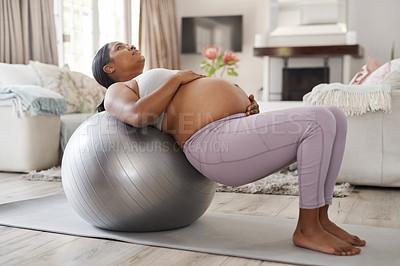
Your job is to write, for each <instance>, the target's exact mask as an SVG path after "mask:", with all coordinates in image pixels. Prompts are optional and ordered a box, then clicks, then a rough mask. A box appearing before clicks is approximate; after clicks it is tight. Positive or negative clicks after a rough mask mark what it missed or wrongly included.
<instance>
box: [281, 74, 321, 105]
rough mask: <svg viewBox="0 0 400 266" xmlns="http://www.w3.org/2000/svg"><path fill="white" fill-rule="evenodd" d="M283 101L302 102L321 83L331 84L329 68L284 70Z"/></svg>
mask: <svg viewBox="0 0 400 266" xmlns="http://www.w3.org/2000/svg"><path fill="white" fill-rule="evenodd" d="M282 71H283V73H282V74H283V75H282V100H283V101H302V100H303V96H304V95H305V94H307V93H308V92H310V91H311V90H312V89H313V88H314V86H316V85H318V84H320V83H329V67H327V66H325V67H312V68H288V67H284V68H283V70H282Z"/></svg>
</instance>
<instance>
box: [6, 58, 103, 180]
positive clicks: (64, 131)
mask: <svg viewBox="0 0 400 266" xmlns="http://www.w3.org/2000/svg"><path fill="white" fill-rule="evenodd" d="M10 85H12V86H15V87H18V86H19V85H21V86H20V88H22V86H24V85H35V86H41V87H43V88H45V89H47V90H50V91H53V92H57V93H58V94H60V95H62V96H63V97H64V99H65V101H66V104H67V108H68V112H67V113H66V114H63V115H61V116H60V115H35V116H32V115H31V114H30V112H29V110H28V111H27V112H26V114H25V115H23V116H17V115H16V114H15V110H14V108H13V106H11V105H7V104H6V105H5V104H4V102H1V104H0V123H1V125H2V127H1V130H0V171H10V172H29V171H32V170H42V169H47V168H50V167H52V166H56V165H59V163H60V158H61V155H62V152H63V149H64V147H65V145H66V142H67V140H68V138H69V137H70V136H71V134H72V133H73V131H74V130H75V128H76V127H78V126H79V124H80V123H82V122H83V121H84V120H86V119H87V118H88V117H89V116H90V115H92V114H93V111H94V110H95V108H96V106H97V105H98V104H99V103H100V102H101V100H102V99H103V98H104V93H105V88H103V87H101V86H100V85H99V84H98V83H97V82H96V81H94V79H93V78H90V77H88V76H86V75H84V74H82V73H79V72H73V71H70V70H69V68H68V67H67V66H64V67H62V68H60V67H57V66H54V65H48V64H43V63H40V62H33V61H31V62H30V64H27V65H20V64H14V65H13V64H5V63H0V86H5V87H7V86H10ZM25 88H26V87H24V89H25ZM88 111H91V113H88Z"/></svg>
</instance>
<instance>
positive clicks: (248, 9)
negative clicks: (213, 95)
mask: <svg viewBox="0 0 400 266" xmlns="http://www.w3.org/2000/svg"><path fill="white" fill-rule="evenodd" d="M175 3H176V12H177V22H178V32H179V33H180V32H181V21H182V17H188V16H223V15H243V49H242V52H241V53H235V54H236V55H237V56H238V58H239V59H240V62H239V65H240V66H239V68H238V69H237V72H238V73H239V76H238V77H231V76H228V75H226V74H225V75H224V77H225V78H227V79H229V80H231V81H232V82H234V83H237V84H238V85H239V86H241V87H242V88H243V89H244V90H245V91H246V92H247V93H248V94H250V93H253V94H255V95H256V93H257V91H258V89H260V88H261V87H262V84H263V77H262V73H263V72H262V66H263V61H262V58H260V57H255V56H253V47H254V36H255V34H258V33H265V32H267V31H268V30H267V27H268V23H267V22H268V21H269V11H268V9H267V5H268V1H267V0H175ZM202 59H204V57H203V56H202V55H195V54H181V55H180V64H181V69H192V70H194V71H196V72H198V73H203V74H205V72H203V70H201V69H200V61H201V60H202ZM256 97H257V95H256Z"/></svg>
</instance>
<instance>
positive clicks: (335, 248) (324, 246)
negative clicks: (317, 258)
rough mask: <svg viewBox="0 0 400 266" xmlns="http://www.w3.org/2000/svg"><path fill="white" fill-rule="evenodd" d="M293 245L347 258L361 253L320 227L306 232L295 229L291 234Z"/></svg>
mask: <svg viewBox="0 0 400 266" xmlns="http://www.w3.org/2000/svg"><path fill="white" fill-rule="evenodd" d="M293 243H294V244H295V245H296V246H299V247H303V248H308V249H311V250H315V251H319V252H323V253H328V254H333V255H342V256H346V255H347V256H349V255H356V254H358V253H360V252H361V249H359V248H357V247H354V246H352V245H350V244H348V243H346V242H345V241H343V240H340V239H338V238H337V237H335V236H333V235H331V234H330V233H328V232H327V231H325V230H324V229H323V228H322V227H321V228H320V229H316V228H313V229H307V230H303V229H300V228H299V227H297V228H296V231H295V232H294V234H293Z"/></svg>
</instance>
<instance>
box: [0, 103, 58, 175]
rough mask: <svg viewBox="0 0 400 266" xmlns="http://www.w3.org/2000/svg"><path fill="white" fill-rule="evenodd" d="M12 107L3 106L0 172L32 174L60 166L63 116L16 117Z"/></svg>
mask: <svg viewBox="0 0 400 266" xmlns="http://www.w3.org/2000/svg"><path fill="white" fill-rule="evenodd" d="M13 112H14V110H13V108H12V107H11V106H0V121H1V123H2V129H1V130H0V171H9V172H29V171H31V170H36V169H37V170H40V169H46V168H49V167H52V166H54V165H57V164H58V162H59V152H60V149H59V147H60V125H61V121H60V116H58V115H51V116H50V115H37V116H31V115H30V114H29V112H28V113H27V114H26V116H23V117H16V116H15V115H14V114H13Z"/></svg>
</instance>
